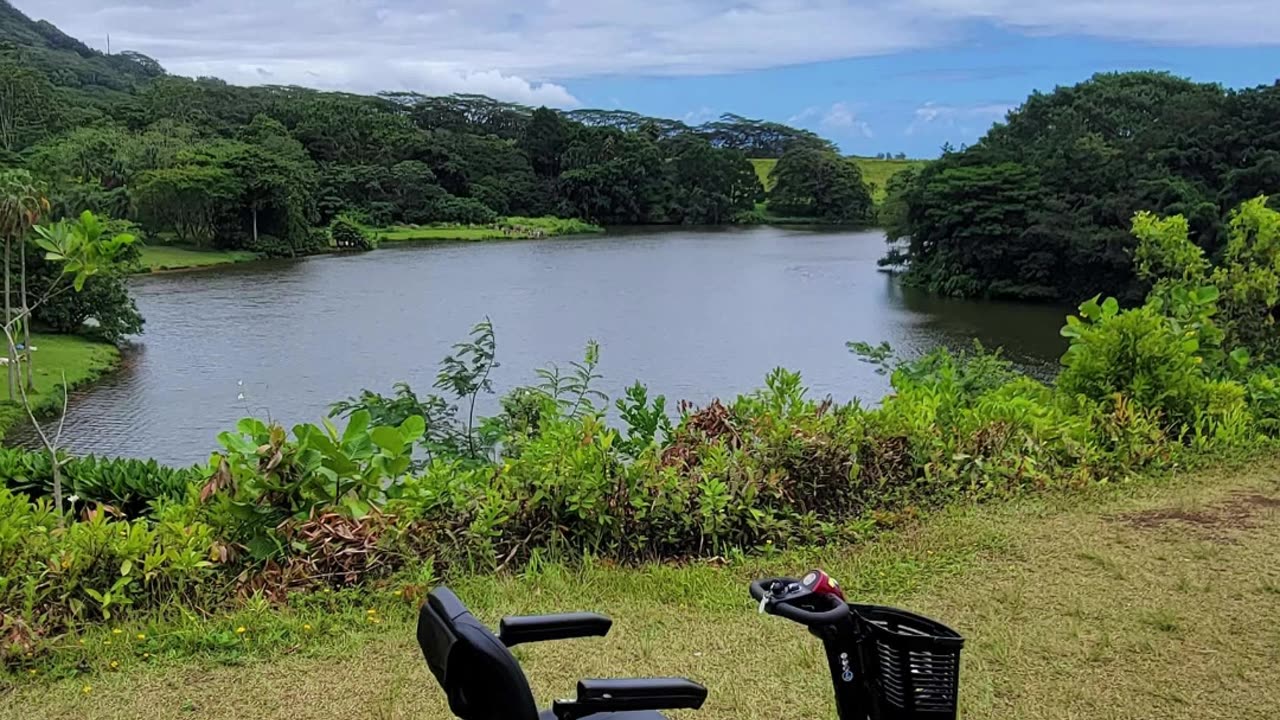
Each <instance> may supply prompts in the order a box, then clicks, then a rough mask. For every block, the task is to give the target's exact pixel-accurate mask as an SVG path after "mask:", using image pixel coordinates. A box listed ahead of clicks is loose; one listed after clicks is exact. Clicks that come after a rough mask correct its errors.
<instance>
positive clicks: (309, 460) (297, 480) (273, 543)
mask: <svg viewBox="0 0 1280 720" xmlns="http://www.w3.org/2000/svg"><path fill="white" fill-rule="evenodd" d="M424 430H425V424H424V423H423V421H422V418H420V417H417V416H409V417H407V418H406V419H405V420H404V421H403V422H402V423H400V425H398V426H390V425H373V424H372V422H371V416H370V414H369V412H367V411H363V410H361V411H357V412H354V413H352V414H351V415H350V417H349V418H348V421H347V427H346V428H345V429H344V430H342V431H341V432H340V431H339V430H338V428H337V427H336V426H334V425H333V424H332V423H330V422H329V421H328V420H326V421H325V422H324V424H323V427H317V426H315V425H310V424H303V425H298V426H295V427H294V428H293V437H292V438H290V437H289V434H288V433H287V432H286V431H285V429H284V428H283V427H281V426H280V425H274V424H273V425H268V424H266V423H264V422H261V421H259V420H255V419H252V418H246V419H244V420H241V421H240V422H239V423H237V425H236V431H235V432H224V433H222V434H220V435H219V436H218V442H219V444H221V445H222V447H223V448H224V450H223V451H222V452H219V453H215V454H214V455H213V457H212V458H211V459H210V461H209V481H208V484H207V485H206V486H205V490H204V492H203V493H202V495H203V496H204V497H206V498H210V499H212V501H213V502H214V506H213V509H212V513H213V516H212V517H213V518H214V520H213V522H214V523H215V524H216V525H218V527H219V528H220V529H222V530H223V531H225V532H227V533H228V534H229V536H230V538H232V539H234V540H235V541H236V542H240V543H243V544H244V545H245V546H246V547H247V548H248V549H249V551H250V552H251V553H252V554H253V555H254V556H255V557H257V558H267V557H271V556H275V555H278V554H280V553H282V552H283V551H284V546H283V544H282V540H281V537H280V535H279V534H278V533H277V532H276V528H277V527H278V526H279V524H280V523H281V522H282V521H284V520H286V519H289V518H293V519H296V520H304V519H307V518H309V517H311V516H313V514H314V513H315V512H316V511H317V510H319V509H320V508H325V507H332V508H336V509H338V510H340V511H341V512H343V513H344V514H346V515H349V516H351V517H354V518H362V517H365V516H367V515H369V513H371V512H373V511H374V510H375V508H376V507H378V506H380V505H381V504H382V503H384V502H385V501H386V499H387V498H388V497H394V496H395V495H397V494H398V492H399V489H398V486H397V484H396V481H398V480H399V479H400V478H401V477H403V475H404V473H405V472H406V471H407V470H408V469H409V467H410V464H411V455H412V452H413V445H414V443H416V442H417V441H418V440H419V439H420V438H421V437H422V434H423V432H424Z"/></svg>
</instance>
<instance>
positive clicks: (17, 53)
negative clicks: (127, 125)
mask: <svg viewBox="0 0 1280 720" xmlns="http://www.w3.org/2000/svg"><path fill="white" fill-rule="evenodd" d="M0 57H9V58H11V59H14V60H19V61H21V62H22V63H23V64H24V65H29V66H32V67H34V68H36V69H38V70H39V71H40V72H42V73H44V75H45V76H46V77H48V78H49V81H50V82H52V83H53V84H54V85H56V86H59V87H65V88H76V89H80V90H85V91H89V92H93V93H98V94H100V93H102V92H103V91H106V92H111V91H115V92H127V91H129V90H131V89H133V88H134V87H135V86H136V85H137V84H138V83H140V82H143V81H146V80H148V79H150V78H154V77H159V76H161V75H164V74H165V73H164V68H162V67H161V66H160V64H159V63H158V62H156V61H155V60H152V59H151V58H149V57H147V56H146V55H142V54H141V53H135V52H129V51H124V52H120V53H115V54H112V55H107V54H106V53H103V52H100V51H98V50H94V49H93V48H91V47H89V46H88V45H85V44H84V43H82V42H80V41H79V40H77V39H75V38H73V37H71V36H70V35H67V34H66V33H64V32H62V31H61V30H59V29H58V28H57V27H55V26H54V25H53V24H52V23H50V22H47V21H45V20H32V19H31V18H29V17H27V16H26V15H25V14H23V13H22V11H21V10H18V9H17V8H15V7H14V6H13V5H11V4H9V2H8V0H0Z"/></svg>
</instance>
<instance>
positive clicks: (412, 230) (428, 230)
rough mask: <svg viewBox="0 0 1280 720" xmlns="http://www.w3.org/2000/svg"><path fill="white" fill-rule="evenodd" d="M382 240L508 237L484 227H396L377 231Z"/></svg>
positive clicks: (492, 238)
mask: <svg viewBox="0 0 1280 720" xmlns="http://www.w3.org/2000/svg"><path fill="white" fill-rule="evenodd" d="M377 233H378V237H379V238H381V239H382V240H385V241H389V242H394V241H397V240H501V239H503V238H506V237H509V236H508V235H506V234H504V233H503V232H502V231H501V230H498V229H497V228H493V227H488V226H485V225H479V226H471V225H462V226H457V227H406V226H396V227H390V228H387V229H385V230H378V231H377Z"/></svg>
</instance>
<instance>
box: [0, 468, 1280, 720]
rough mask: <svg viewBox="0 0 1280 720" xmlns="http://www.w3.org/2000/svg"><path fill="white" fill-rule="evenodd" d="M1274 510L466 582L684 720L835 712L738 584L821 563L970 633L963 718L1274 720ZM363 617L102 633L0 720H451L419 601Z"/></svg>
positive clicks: (462, 585)
mask: <svg viewBox="0 0 1280 720" xmlns="http://www.w3.org/2000/svg"><path fill="white" fill-rule="evenodd" d="M1277 507H1280V467H1278V466H1277V464H1276V463H1275V462H1274V461H1272V462H1268V463H1261V464H1257V465H1254V466H1253V467H1251V469H1249V470H1248V471H1240V470H1222V471H1218V472H1214V473H1209V474H1200V475H1192V476H1187V477H1183V478H1181V479H1173V480H1164V481H1160V482H1158V483H1148V484H1135V485H1130V486H1110V487H1104V488H1101V489H1094V490H1092V491H1089V492H1087V493H1084V494H1072V495H1063V494H1059V495H1051V496H1047V497H1044V496H1042V497H1040V498H1036V499H1024V500H1021V501H1015V502H1012V503H1004V504H998V505H989V506H985V507H977V508H975V507H973V506H968V507H965V508H961V509H956V510H952V511H950V512H949V513H946V514H943V515H940V516H937V517H933V518H929V519H928V520H927V521H926V522H924V523H923V524H922V525H921V526H919V527H914V528H909V529H905V530H901V531H898V532H895V533H893V534H890V535H888V536H884V537H882V538H881V539H880V540H877V541H874V542H871V543H868V544H866V545H863V546H861V547H856V548H850V547H829V548H827V549H825V550H820V551H812V552H808V553H787V554H783V555H780V556H774V557H766V558H753V559H748V560H737V561H734V562H731V563H729V564H727V565H720V564H693V565H686V566H683V567H676V566H650V567H645V568H642V569H635V570H629V569H616V568H607V567H599V566H594V565H589V566H588V567H586V568H583V569H579V570H565V569H563V568H560V567H559V566H552V567H549V568H543V569H541V570H540V571H537V572H529V573H526V574H525V575H524V576H522V577H519V578H515V577H503V578H500V579H493V578H473V579H469V580H464V581H460V582H457V583H455V584H454V586H455V589H457V590H458V591H459V593H460V594H461V595H462V596H463V598H464V599H466V600H467V601H468V602H469V603H470V604H471V605H472V606H473V609H474V610H475V611H476V612H477V614H479V615H480V616H481V617H482V618H483V619H485V620H487V621H490V622H492V621H494V620H496V618H498V617H500V616H501V615H503V614H508V613H529V612H547V611H555V610H568V609H595V610H602V611H606V612H608V613H609V614H611V615H612V616H613V617H614V619H615V626H614V630H613V632H612V633H611V635H610V637H609V638H607V639H604V640H585V641H571V642H568V643H559V644H550V645H544V646H532V647H528V648H527V649H526V648H521V649H520V652H519V655H520V657H521V660H522V662H524V664H525V666H526V668H528V669H529V671H530V673H531V675H532V676H533V677H532V679H533V683H534V686H535V692H537V694H538V696H539V698H541V699H543V700H544V702H545V701H547V700H549V699H550V698H551V697H557V696H562V695H564V694H566V693H568V692H570V691H571V688H572V685H571V683H572V682H573V680H575V679H576V678H578V677H582V676H587V677H591V676H602V675H603V676H610V675H627V674H657V675H668V674H674V675H689V676H691V677H693V678H695V679H697V680H699V681H701V682H703V683H705V684H706V685H707V686H708V687H709V688H710V690H711V696H710V699H709V701H708V704H707V707H706V708H705V709H704V710H703V711H701V712H699V713H691V714H685V715H678V716H677V717H682V718H699V719H701V720H752V719H757V718H758V719H760V720H766V719H768V720H772V719H773V718H779V717H787V718H823V717H833V716H834V710H833V708H832V701H831V696H830V695H831V693H830V687H829V684H828V680H827V679H826V677H825V674H826V673H825V669H824V665H823V659H822V657H821V654H820V652H819V648H818V645H817V643H816V641H815V640H813V639H812V638H810V637H808V636H807V635H806V633H805V632H804V631H803V630H802V629H801V628H799V627H798V626H796V625H793V624H790V623H788V622H786V621H784V620H781V619H779V618H771V617H763V616H760V615H757V614H756V613H755V611H754V609H753V607H752V603H751V602H750V601H749V599H748V598H747V595H746V587H745V584H746V582H747V581H748V580H749V579H750V578H752V577H755V576H759V575H762V574H768V573H780V572H800V571H802V570H803V569H805V568H807V567H809V566H812V565H821V566H824V567H826V568H827V569H828V570H830V571H831V572H832V573H833V574H834V575H835V576H836V577H838V578H840V579H841V580H842V582H843V583H844V585H845V587H846V590H847V591H848V592H850V593H851V595H853V596H855V597H857V598H860V599H864V600H869V601H874V602H882V603H890V604H895V605H900V606H905V607H909V608H912V609H915V610H917V611H920V612H924V613H926V614H928V615H931V616H934V617H937V618H939V619H941V620H943V621H944V622H947V623H948V624H951V625H952V626H954V627H956V628H957V629H959V630H960V631H961V632H962V633H963V634H964V635H966V637H967V638H968V644H967V646H966V649H965V653H964V670H963V672H962V675H961V676H962V678H963V679H964V680H963V685H962V692H961V702H962V706H963V707H962V712H961V715H962V717H965V718H971V719H972V718H990V719H992V720H996V719H1000V720H1006V719H1008V718H1019V719H1023V718H1028V719H1040V718H1044V719H1048V718H1081V717H1087V718H1117V719H1118V718H1137V717H1162V718H1188V719H1190V718H1201V717H1224V718H1227V717H1229V718H1265V717H1273V716H1275V715H1276V714H1277V713H1280V662H1277V661H1278V660H1280V650H1277V648H1280V630H1277V628H1278V627H1280V568H1277V566H1276V565H1275V563H1274V558H1275V557H1276V555H1277V553H1280V510H1277ZM371 605H372V606H371V607H364V606H363V605H361V606H356V605H343V606H338V605H333V606H332V607H331V609H328V610H325V609H322V608H315V607H312V608H309V609H301V610H294V611H289V612H284V613H281V612H278V611H274V610H270V609H267V608H265V607H250V608H248V609H246V610H245V611H243V612H242V613H241V614H239V615H237V616H235V617H230V618H223V619H220V620H215V621H212V622H205V621H194V620H192V621H191V622H190V624H189V625H185V626H181V627H174V628H165V627H159V626H152V627H145V626H128V627H123V628H117V629H119V630H120V632H119V633H118V634H116V633H112V632H111V631H109V630H108V629H106V628H102V629H101V630H100V631H95V632H97V634H94V635H91V636H87V637H86V638H85V644H84V645H79V644H78V643H75V642H74V641H69V642H68V644H69V645H72V646H73V647H74V648H75V649H74V650H73V651H72V652H75V653H78V654H79V660H78V662H79V663H81V665H82V667H83V668H84V669H85V670H86V671H87V672H86V673H85V674H83V675H78V676H76V677H68V678H65V679H60V680H54V681H49V680H46V679H44V678H42V677H41V676H40V671H38V672H37V674H36V675H35V676H30V675H27V676H25V677H24V676H19V677H13V678H11V680H10V682H11V685H12V687H11V689H10V691H9V692H7V693H5V694H3V695H0V716H4V717H23V718H31V719H32V720H36V719H39V718H48V719H53V718H79V717H86V716H93V717H99V718H133V717H142V716H144V715H145V716H148V717H159V718H170V717H172V718H178V717H195V716H198V717H204V718H212V719H214V720H220V719H222V718H226V719H228V720H230V719H231V718H240V717H255V718H263V719H271V718H282V719H283V718H290V719H293V718H299V719H303V718H315V719H317V720H319V719H328V718H334V719H336V718H346V717H379V718H422V717H430V718H443V717H449V715H448V712H447V710H446V707H445V704H444V698H443V696H442V694H441V693H440V691H439V690H438V688H437V687H436V685H435V683H434V681H433V680H432V678H431V677H430V675H429V674H428V672H427V670H426V668H425V666H424V665H423V663H422V659H421V656H420V654H419V652H418V649H417V647H416V645H415V644H414V640H413V624H412V620H413V603H412V602H409V601H405V600H404V598H403V597H396V596H394V595H392V594H391V593H387V594H386V595H385V598H384V599H383V600H380V601H375V602H373V603H371ZM370 610H372V611H373V612H370ZM237 628H244V632H243V633H237V632H236V629H237ZM139 634H141V635H142V636H143V637H142V638H141V639H140V638H139ZM192 648H198V649H199V650H198V652H197V654H196V656H195V657H194V658H193V657H191V656H190V653H191V649H192ZM765 648H767V649H768V651H767V652H766V651H765V650H764V649H765ZM113 662H114V663H116V665H115V667H114V668H113V667H112V663H113Z"/></svg>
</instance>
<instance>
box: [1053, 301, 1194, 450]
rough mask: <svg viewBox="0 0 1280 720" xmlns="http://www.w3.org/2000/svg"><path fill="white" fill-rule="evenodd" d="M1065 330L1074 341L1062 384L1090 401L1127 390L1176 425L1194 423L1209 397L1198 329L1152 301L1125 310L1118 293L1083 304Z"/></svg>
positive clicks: (1066, 357)
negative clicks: (1184, 325)
mask: <svg viewBox="0 0 1280 720" xmlns="http://www.w3.org/2000/svg"><path fill="white" fill-rule="evenodd" d="M1062 334H1063V335H1064V336H1066V337H1067V338H1069V339H1070V340H1071V345H1070V347H1068V349H1067V353H1066V355H1064V356H1063V358H1062V364H1063V366H1064V367H1063V370H1062V373H1061V375H1059V376H1058V386H1059V387H1060V388H1062V389H1063V390H1064V391H1066V392H1068V393H1073V394H1080V395H1083V396H1085V397H1087V398H1089V399H1091V400H1094V401H1097V402H1101V401H1106V400H1108V399H1110V398H1111V397H1113V396H1114V395H1116V394H1120V395H1123V396H1125V397H1127V398H1129V399H1131V400H1133V401H1134V402H1136V403H1137V404H1138V406H1140V407H1143V408H1148V409H1152V410H1157V411H1160V412H1161V413H1163V414H1164V416H1165V418H1166V421H1167V422H1169V423H1170V424H1171V425H1172V426H1173V427H1177V426H1179V425H1186V426H1190V425H1193V424H1194V422H1195V420H1196V418H1197V416H1198V415H1199V413H1200V412H1201V410H1202V408H1203V407H1204V406H1205V403H1206V401H1207V400H1208V390H1209V388H1208V378H1206V377H1205V372H1204V366H1203V358H1201V357H1200V356H1199V355H1198V354H1197V352H1198V351H1199V349H1200V344H1199V340H1198V338H1197V334H1196V332H1195V331H1194V330H1190V329H1184V330H1179V329H1178V328H1176V327H1175V326H1174V324H1173V323H1172V322H1171V321H1170V319H1169V318H1168V317H1167V316H1165V315H1163V314H1161V313H1160V312H1159V311H1158V309H1157V307H1156V306H1155V305H1153V304H1148V305H1143V306H1142V307H1138V308H1134V309H1132V310H1123V311H1122V310H1120V308H1119V304H1118V303H1117V302H1116V300H1115V298H1107V300H1106V302H1103V303H1101V304H1099V303H1098V302H1097V299H1096V298H1095V299H1093V300H1090V301H1088V302H1086V303H1084V304H1082V305H1081V306H1080V317H1075V316H1072V317H1068V318H1067V325H1066V327H1064V328H1063V329H1062Z"/></svg>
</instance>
